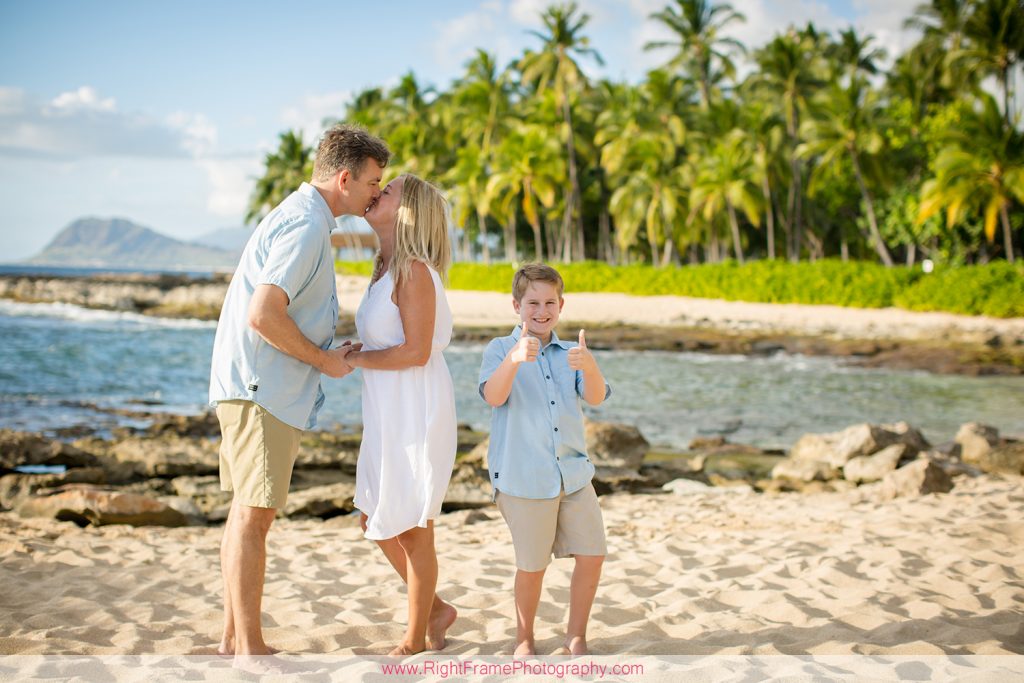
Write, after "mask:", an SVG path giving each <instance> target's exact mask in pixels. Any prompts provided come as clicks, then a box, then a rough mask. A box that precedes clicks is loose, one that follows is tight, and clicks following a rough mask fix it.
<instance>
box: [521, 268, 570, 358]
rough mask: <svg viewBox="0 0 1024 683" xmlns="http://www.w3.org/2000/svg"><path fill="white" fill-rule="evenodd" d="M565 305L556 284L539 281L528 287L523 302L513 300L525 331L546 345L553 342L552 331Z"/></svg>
mask: <svg viewBox="0 0 1024 683" xmlns="http://www.w3.org/2000/svg"><path fill="white" fill-rule="evenodd" d="M563 303H564V302H563V301H562V297H560V296H559V295H558V288H557V287H556V286H555V285H554V284H552V283H550V282H542V281H539V280H537V281H534V282H531V283H530V284H529V285H528V286H527V287H526V291H525V292H524V293H523V298H522V301H516V300H515V299H513V300H512V305H513V306H514V307H515V309H516V313H518V314H519V319H520V320H522V321H523V330H524V331H526V332H529V333H530V334H531V335H533V336H534V337H538V338H539V339H540V340H541V341H543V342H544V343H545V344H547V343H548V342H549V341H551V330H553V329H555V325H557V324H558V316H559V314H560V313H561V312H562V304H563Z"/></svg>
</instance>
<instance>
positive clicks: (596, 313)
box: [338, 276, 1024, 344]
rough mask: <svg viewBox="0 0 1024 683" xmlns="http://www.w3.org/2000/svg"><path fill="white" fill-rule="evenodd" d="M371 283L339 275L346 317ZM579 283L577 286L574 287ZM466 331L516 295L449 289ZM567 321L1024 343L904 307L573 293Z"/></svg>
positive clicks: (1001, 325)
mask: <svg viewBox="0 0 1024 683" xmlns="http://www.w3.org/2000/svg"><path fill="white" fill-rule="evenodd" d="M367 282H368V280H367V278H360V277H351V276H339V277H338V297H339V299H340V303H341V310H342V311H343V312H346V313H349V314H354V313H355V310H356V308H358V306H359V300H360V298H361V297H362V294H363V291H364V289H365V288H366V284H367ZM570 285H571V283H570ZM448 302H449V304H450V305H451V307H452V313H453V316H454V319H455V324H456V325H458V326H469V327H472V326H490V325H499V326H500V325H508V326H509V327H510V328H511V326H513V325H514V324H515V323H516V321H517V320H518V318H517V317H516V315H515V313H514V311H513V310H512V295H511V294H500V293H497V292H470V291H458V290H452V291H449V292H448ZM562 319H563V320H564V321H566V323H571V324H573V325H586V324H587V323H590V324H594V323H597V324H602V325H617V324H621V325H654V326H680V327H708V328H715V329H723V330H737V331H740V330H743V331H748V330H749V331H760V332H778V333H794V334H805V335H828V336H835V337H845V338H851V339H877V338H882V339H935V340H940V339H943V340H948V341H971V342H983V341H986V340H988V339H990V338H991V337H993V336H995V335H999V336H1000V337H1002V340H1003V342H1004V343H1011V344H1012V343H1017V342H1020V343H1024V318H1009V319H999V318H987V317H983V316H964V315H953V314H951V313H920V312H913V311H904V310H902V309H898V308H883V309H865V308H844V307H841V306H808V305H803V304H758V303H748V302H743V301H723V300H721V299H693V298H688V297H681V296H650V297H644V296H630V295H626V294H607V293H586V292H584V293H573V292H572V291H571V287H570V290H569V291H568V292H567V294H566V296H565V309H564V310H563V312H562Z"/></svg>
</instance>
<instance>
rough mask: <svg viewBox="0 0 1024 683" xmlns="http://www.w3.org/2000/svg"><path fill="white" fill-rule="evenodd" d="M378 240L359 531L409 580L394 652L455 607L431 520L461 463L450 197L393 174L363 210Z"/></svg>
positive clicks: (427, 635)
mask: <svg viewBox="0 0 1024 683" xmlns="http://www.w3.org/2000/svg"><path fill="white" fill-rule="evenodd" d="M365 218H366V220H367V221H368V222H369V223H370V226H371V227H372V228H373V230H374V232H375V233H377V237H378V239H379V241H380V251H379V252H378V254H377V258H376V260H375V267H374V272H373V278H372V279H371V281H370V285H369V287H368V288H367V290H366V294H365V295H364V296H363V300H362V302H361V303H360V304H359V310H358V312H357V313H356V329H357V330H358V332H359V339H360V341H361V342H362V344H363V347H362V350H361V351H356V352H353V353H350V354H349V355H348V357H347V361H348V362H349V363H350V364H351V365H352V366H353V367H358V368H363V372H362V375H363V441H362V445H361V446H360V449H359V463H358V465H357V469H356V497H355V506H356V507H357V508H359V510H360V511H361V512H362V513H363V517H362V519H363V530H364V533H365V535H366V537H367V538H369V539H372V540H374V541H376V542H377V545H379V546H380V548H381V550H383V551H384V555H385V556H386V557H387V558H388V561H390V562H391V565H392V566H393V567H394V568H395V570H396V571H397V572H398V574H399V575H400V576H401V577H402V580H403V581H405V582H406V583H407V584H408V592H409V626H408V629H407V630H406V633H405V638H404V639H403V640H402V642H401V644H400V645H398V647H396V648H395V649H394V650H393V651H392V652H391V654H393V655H405V654H415V653H417V652H422V651H423V650H424V649H426V648H427V647H430V648H431V649H435V650H439V649H441V648H443V647H444V645H445V632H446V631H447V630H448V627H449V626H451V624H452V622H453V621H454V620H455V616H456V613H455V608H454V607H452V606H451V605H449V604H447V603H445V602H443V601H442V600H441V599H440V598H438V597H437V595H436V594H435V592H434V591H435V588H436V586H437V555H436V554H435V552H434V524H433V520H434V519H436V518H437V516H438V515H440V514H441V503H442V501H443V500H444V495H445V491H446V489H447V488H448V480H449V478H450V477H451V472H452V466H453V465H454V463H455V449H456V444H457V439H456V422H455V394H454V391H453V388H452V379H451V375H450V374H449V372H448V366H447V364H446V363H445V360H444V355H443V354H442V351H443V350H444V348H445V347H446V346H447V345H448V343H449V342H450V341H451V335H452V315H451V310H450V309H449V308H448V301H447V299H446V298H445V294H444V289H443V288H442V285H441V283H442V278H443V277H444V276H445V274H446V273H447V271H448V266H449V265H450V263H451V245H450V242H449V239H448V221H447V217H446V212H445V200H444V197H443V196H442V195H441V193H440V191H438V189H437V188H435V187H433V186H432V185H430V184H429V183H427V182H425V181H423V180H421V179H419V178H417V177H415V176H413V175H403V176H400V177H399V178H396V179H395V180H393V181H391V182H390V183H389V184H388V186H387V187H385V188H384V190H383V191H382V192H381V195H380V197H379V198H378V200H377V201H376V203H374V204H373V205H372V206H371V207H370V209H369V210H368V211H367V212H366V215H365Z"/></svg>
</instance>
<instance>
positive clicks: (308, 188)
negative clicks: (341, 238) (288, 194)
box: [298, 183, 338, 232]
mask: <svg viewBox="0 0 1024 683" xmlns="http://www.w3.org/2000/svg"><path fill="white" fill-rule="evenodd" d="M298 193H299V194H301V195H303V196H304V197H308V198H310V199H311V200H312V201H313V203H314V204H315V205H316V206H318V207H319V208H320V211H321V212H322V213H323V215H324V216H325V217H326V218H327V224H328V226H329V227H328V230H327V231H328V232H331V231H332V230H334V229H335V228H336V227H338V223H337V221H335V219H334V214H333V213H332V212H331V207H329V206H328V205H327V200H326V199H324V196H323V195H322V194H320V190H318V189H316V188H315V187H313V186H312V185H310V184H309V183H302V185H300V186H299V189H298Z"/></svg>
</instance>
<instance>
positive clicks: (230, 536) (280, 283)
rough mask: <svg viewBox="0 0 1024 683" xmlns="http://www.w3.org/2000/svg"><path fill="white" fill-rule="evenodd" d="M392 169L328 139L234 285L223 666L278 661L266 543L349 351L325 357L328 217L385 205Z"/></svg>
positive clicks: (223, 330) (329, 334) (228, 301)
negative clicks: (267, 637) (229, 660)
mask: <svg viewBox="0 0 1024 683" xmlns="http://www.w3.org/2000/svg"><path fill="white" fill-rule="evenodd" d="M389 157H390V152H389V151H388V148H387V145H385V144H384V142H383V141H381V140H379V139H378V138H376V137H374V136H372V135H370V134H369V133H367V132H366V131H364V130H362V129H359V128H355V127H351V126H337V127H335V128H332V129H331V130H329V131H327V132H326V133H325V134H324V136H323V139H322V140H321V142H320V145H319V147H318V148H317V153H316V161H315V163H314V166H313V178H312V179H311V181H310V182H309V183H303V184H302V186H301V187H300V188H299V189H298V190H296V191H295V192H293V193H292V194H291V195H290V196H289V197H288V198H287V199H285V200H284V201H283V202H281V204H279V205H278V206H277V207H276V208H275V209H274V210H273V211H271V212H270V213H269V214H268V215H267V217H266V218H264V219H263V220H262V221H261V222H260V224H259V226H258V227H257V228H256V232H255V233H254V234H253V236H252V237H251V238H250V240H249V242H248V244H247V245H246V246H245V250H244V251H243V253H242V258H241V260H240V261H239V264H238V268H237V269H236V270H235V274H234V276H232V278H231V284H230V286H229V287H228V293H227V296H226V298H225V300H224V306H223V308H222V309H221V315H220V321H219V322H218V323H217V335H216V338H215V340H214V343H213V363H212V367H211V371H210V404H211V405H215V406H216V408H217V418H218V420H219V421H220V426H221V434H222V436H223V439H222V442H221V449H220V481H221V488H222V489H223V490H225V491H233V492H234V499H233V500H232V503H231V510H230V512H229V514H228V519H227V522H226V523H225V525H224V537H223V540H222V542H221V572H222V575H223V577H224V634H223V636H222V638H221V642H220V646H219V648H218V652H219V653H220V654H225V655H235V656H236V658H237V657H248V656H250V655H267V654H272V653H273V652H274V650H272V649H271V648H269V647H268V646H267V644H266V643H265V642H264V640H263V631H262V628H261V625H260V614H261V603H262V598H263V580H264V574H265V567H266V538H267V532H268V531H269V530H270V525H271V523H272V522H273V521H274V516H275V514H276V512H277V510H278V509H279V508H282V507H284V504H285V502H286V500H287V498H288V486H289V483H290V481H291V474H292V467H293V465H294V464H295V457H296V455H297V453H298V446H299V437H300V436H301V433H302V430H304V429H311V428H313V427H314V426H316V415H317V412H318V410H319V409H320V407H321V405H323V402H324V394H323V391H322V390H321V387H320V375H321V373H322V374H325V375H327V376H329V377H344V376H345V375H347V374H348V373H349V372H351V371H352V368H351V367H350V366H349V365H348V364H347V363H346V362H345V357H346V355H347V354H348V353H349V351H351V350H352V349H353V348H355V347H354V346H352V345H351V344H349V343H348V342H346V343H345V345H343V346H341V347H338V348H334V349H332V348H331V344H332V343H333V340H334V329H335V326H336V324H337V321H338V295H337V290H336V288H335V279H334V260H333V252H332V249H331V239H330V235H331V230H333V229H334V227H335V225H336V224H335V220H334V219H335V217H337V216H341V215H345V214H350V215H357V216H361V215H363V214H364V213H365V212H366V210H367V209H368V208H369V207H370V206H371V205H372V204H373V203H374V202H375V201H376V199H377V197H378V196H380V180H381V175H382V172H383V169H384V167H385V166H386V165H387V163H388V159H389ZM357 346H358V345H357ZM238 662H239V660H238V659H236V663H238Z"/></svg>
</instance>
